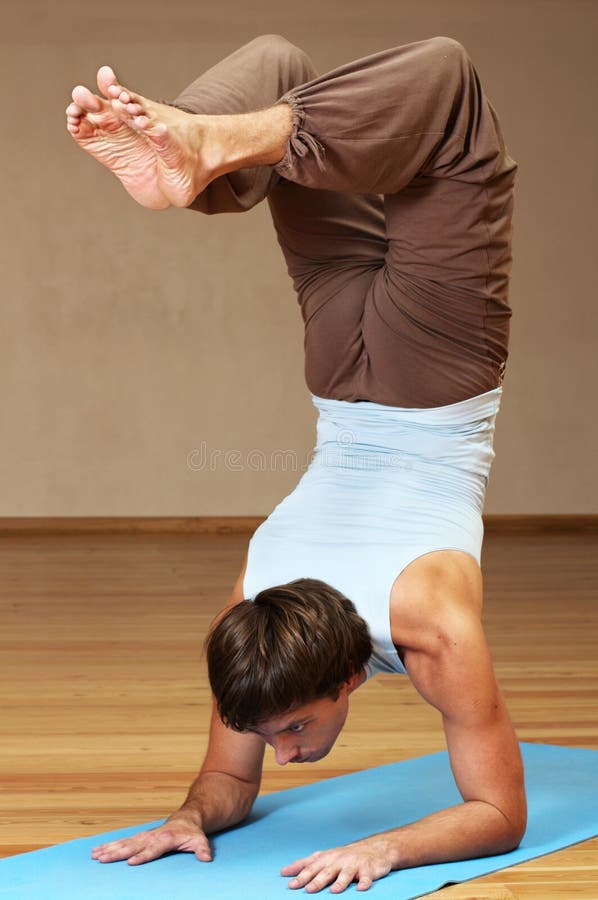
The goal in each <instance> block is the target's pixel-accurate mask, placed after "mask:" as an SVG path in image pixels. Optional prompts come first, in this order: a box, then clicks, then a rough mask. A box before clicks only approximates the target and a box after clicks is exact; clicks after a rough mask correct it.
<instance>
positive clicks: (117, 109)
mask: <svg viewBox="0 0 598 900" xmlns="http://www.w3.org/2000/svg"><path fill="white" fill-rule="evenodd" d="M98 87H99V88H100V91H101V92H102V93H103V94H104V97H98V96H97V95H96V94H92V92H91V91H90V90H88V88H86V87H83V86H82V85H78V86H77V87H76V88H75V89H74V90H73V94H72V97H73V103H71V104H70V105H69V106H68V107H67V110H66V113H67V128H68V130H69V132H70V133H71V135H72V136H73V138H74V139H75V140H76V141H77V143H78V144H79V146H81V147H83V149H84V150H86V151H87V152H88V153H90V154H91V155H92V156H93V157H94V158H95V159H97V160H98V161H99V162H101V163H102V165H104V166H106V168H108V169H110V171H111V172H113V173H114V174H115V175H116V176H117V178H119V179H120V181H121V183H122V184H123V186H124V188H125V190H126V191H127V192H128V193H129V194H130V195H131V196H132V197H133V198H134V199H135V200H136V201H137V202H138V203H140V204H141V205H142V206H145V207H148V208H149V209H166V208H167V207H168V206H171V205H174V206H189V204H190V203H191V202H192V201H193V200H194V199H195V197H196V196H197V195H198V194H199V193H200V192H201V191H202V190H203V189H204V188H205V187H206V185H207V184H208V183H209V182H210V181H211V180H212V178H214V177H215V173H214V171H213V170H212V168H210V167H209V166H208V165H207V163H206V161H205V150H206V149H207V148H204V147H203V146H202V145H203V138H204V134H205V131H206V129H205V126H204V125H203V121H204V119H203V117H201V116H193V115H190V114H189V113H186V112H183V111H182V110H178V109H175V108H174V107H170V106H166V105H165V104H163V103H156V102H154V101H152V100H146V99H145V97H141V95H139V94H133V93H132V92H131V91H125V89H124V88H123V87H122V86H121V85H119V84H118V82H117V79H116V75H115V74H114V72H113V71H112V69H111V68H110V67H109V66H102V68H101V69H100V70H99V71H98ZM200 151H203V152H200Z"/></svg>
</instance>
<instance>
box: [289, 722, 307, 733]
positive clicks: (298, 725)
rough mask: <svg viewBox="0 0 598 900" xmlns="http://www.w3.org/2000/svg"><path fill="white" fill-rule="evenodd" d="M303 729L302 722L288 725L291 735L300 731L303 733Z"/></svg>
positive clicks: (303, 724)
mask: <svg viewBox="0 0 598 900" xmlns="http://www.w3.org/2000/svg"><path fill="white" fill-rule="evenodd" d="M304 728H305V723H304V722H296V723H295V724H294V725H289V731H292V732H293V734H298V733H299V732H300V731H303V729H304Z"/></svg>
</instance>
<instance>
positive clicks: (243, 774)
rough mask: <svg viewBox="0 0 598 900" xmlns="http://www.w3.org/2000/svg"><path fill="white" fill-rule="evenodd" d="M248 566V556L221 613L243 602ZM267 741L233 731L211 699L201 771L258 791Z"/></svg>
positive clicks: (256, 736)
mask: <svg viewBox="0 0 598 900" xmlns="http://www.w3.org/2000/svg"><path fill="white" fill-rule="evenodd" d="M246 566H247V556H245V561H244V563H243V567H242V569H241V572H240V574H239V577H238V578H237V581H236V583H235V586H234V588H233V591H232V594H231V596H230V599H229V600H228V602H227V603H226V604H225V606H224V607H223V609H222V610H221V612H220V613H219V614H218V616H222V615H224V613H225V612H226V611H227V610H228V609H230V607H231V606H233V605H234V604H235V603H241V602H242V601H243V600H244V597H243V578H244V575H245V568H246ZM265 747H266V745H265V743H264V741H263V740H262V738H261V737H259V736H258V735H256V734H253V733H250V732H243V733H240V732H238V731H233V730H232V729H231V728H227V726H226V725H225V724H224V723H223V722H222V720H221V718H220V716H219V715H218V710H217V708H216V702H215V701H214V699H213V698H212V718H211V721H210V737H209V742H208V750H207V753H206V756H205V759H204V762H203V765H202V769H201V771H202V772H222V773H225V774H226V775H231V776H232V777H233V778H236V779H238V780H239V781H242V782H245V783H247V784H248V785H249V786H250V787H252V788H255V793H256V794H257V791H258V790H259V785H260V781H261V777H262V765H263V760H264V751H265Z"/></svg>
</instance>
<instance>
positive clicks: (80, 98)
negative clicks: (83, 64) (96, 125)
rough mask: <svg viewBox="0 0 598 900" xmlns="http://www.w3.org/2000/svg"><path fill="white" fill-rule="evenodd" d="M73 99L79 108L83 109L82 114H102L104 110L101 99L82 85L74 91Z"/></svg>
mask: <svg viewBox="0 0 598 900" xmlns="http://www.w3.org/2000/svg"><path fill="white" fill-rule="evenodd" d="M72 97H73V100H74V101H75V103H76V104H77V106H79V107H81V114H83V113H85V112H101V110H102V101H101V100H100V98H99V97H96V95H95V94H92V93H91V91H90V90H89V88H86V87H84V86H83V85H82V84H79V85H77V87H76V88H74V89H73V93H72Z"/></svg>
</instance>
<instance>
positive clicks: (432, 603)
mask: <svg viewBox="0 0 598 900" xmlns="http://www.w3.org/2000/svg"><path fill="white" fill-rule="evenodd" d="M481 611H482V573H481V570H480V567H479V565H478V563H477V561H476V560H475V559H474V558H473V556H471V555H470V554H469V553H465V552H464V551H462V550H436V551H433V552H432V553H426V554H424V555H423V556H419V557H418V558H417V559H416V560H414V561H413V562H412V563H410V564H409V565H408V566H407V567H406V568H405V569H403V571H402V572H401V574H400V575H399V576H398V578H397V579H396V580H395V582H394V584H393V587H392V591H391V597H390V623H391V634H392V639H393V642H394V643H395V644H396V645H397V646H401V647H404V648H406V649H413V650H430V649H432V647H433V646H434V645H437V644H438V642H439V641H441V642H442V640H443V639H444V638H445V637H446V636H447V634H450V632H452V631H453V630H454V629H456V628H459V627H462V626H463V625H465V624H466V622H467V621H469V620H471V618H472V617H474V618H475V619H477V620H479V619H480V617H481Z"/></svg>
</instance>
